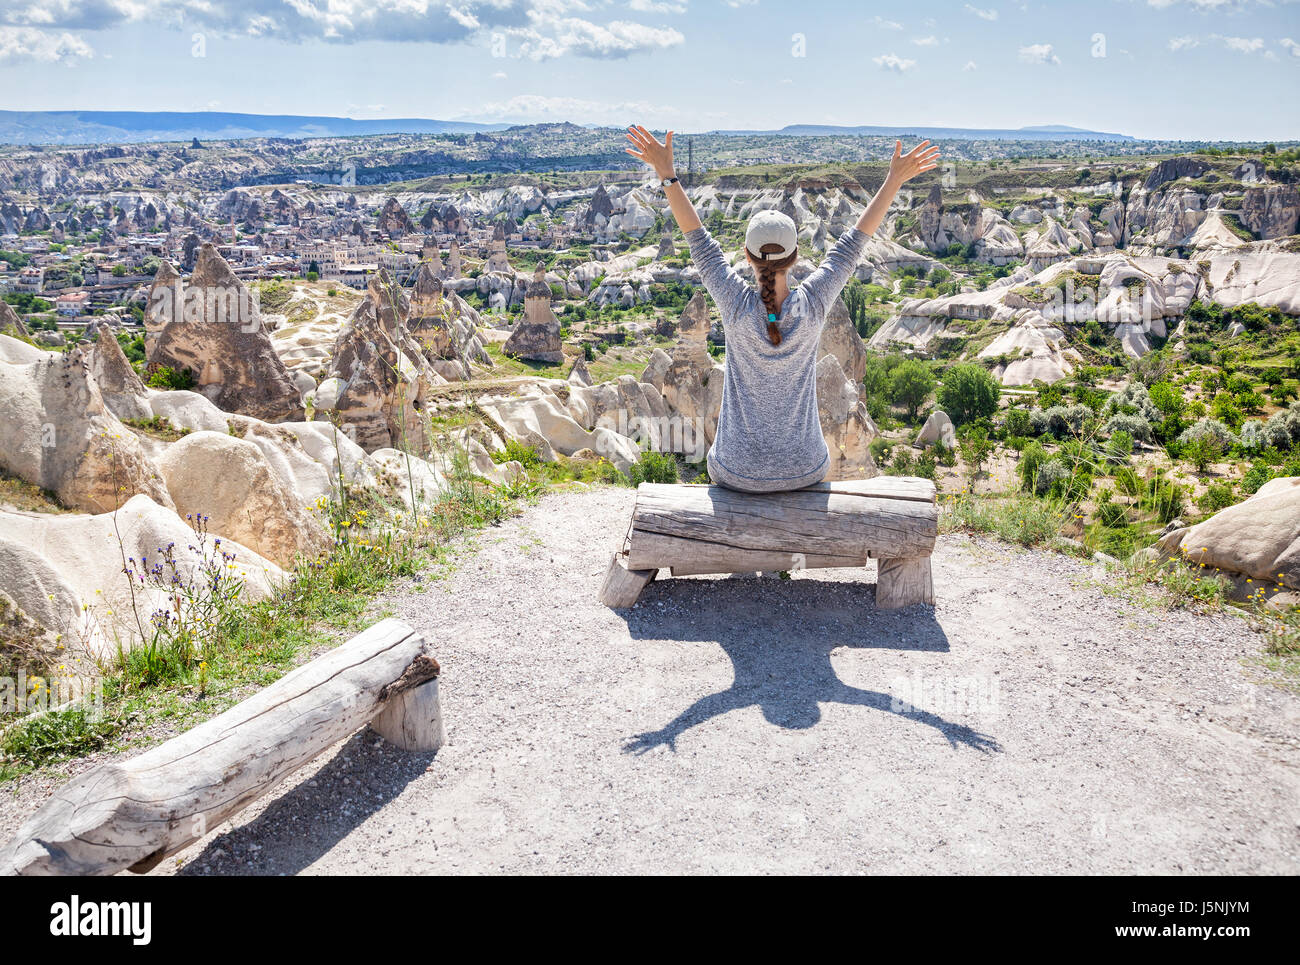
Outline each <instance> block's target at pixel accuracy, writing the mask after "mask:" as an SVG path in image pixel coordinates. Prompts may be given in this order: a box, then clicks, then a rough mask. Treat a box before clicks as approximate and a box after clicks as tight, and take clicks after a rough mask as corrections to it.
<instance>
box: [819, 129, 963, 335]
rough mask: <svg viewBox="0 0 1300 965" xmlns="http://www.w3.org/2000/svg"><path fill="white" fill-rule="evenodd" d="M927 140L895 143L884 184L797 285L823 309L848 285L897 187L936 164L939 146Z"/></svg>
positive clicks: (896, 192)
mask: <svg viewBox="0 0 1300 965" xmlns="http://www.w3.org/2000/svg"><path fill="white" fill-rule="evenodd" d="M929 143H930V142H929V141H922V142H921V143H920V144H918V145H917V146H916V148H915V149H914V150H912V151H910V152H909V153H907V154H904V153H903V145H902V143H901V142H900V141H895V142H894V156H893V158H892V159H891V160H890V162H889V173H888V174H887V175H885V183H884V184H882V185H881V186H880V190H879V191H877V192H876V196H875V197H874V198H872V199H871V203H870V204H869V205H867V209H866V210H865V211H863V212H862V217H860V218H859V219H858V223H857V224H856V225H854V226H853V227H852V228H850V229H849V230H847V231H845V232H844V234H842V235H840V237H839V239H838V240H837V241H836V242H835V244H834V245H832V246H831V249H830V251H828V252H827V253H826V258H825V260H824V261H822V263H821V264H820V265H818V266H817V269H816V270H815V271H814V272H813V273H812V274H810V275H809V276H808V277H807V278H805V279H804V280H803V283H802V284H801V285H800V286H799V287H800V289H803V290H806V291H807V292H808V296H809V297H810V298H812V299H814V300H815V301H816V302H817V303H818V304H819V307H820V308H821V309H822V310H823V311H824V310H825V309H826V308H827V306H829V304H830V302H831V300H832V299H833V298H835V297H836V296H837V295H839V293H840V292H841V291H842V290H843V288H844V286H845V285H846V284H848V281H849V278H850V277H851V276H852V274H853V271H854V269H855V268H857V267H858V262H859V261H860V260H861V258H862V249H863V248H864V247H865V246H866V243H867V238H868V237H870V236H871V235H873V234H875V233H876V229H877V228H879V227H880V222H882V221H884V220H885V212H886V211H888V210H889V206H890V204H892V203H893V201H894V198H895V197H896V196H897V194H898V189H899V188H900V187H902V186H903V185H904V184H905V183H906V182H908V181H910V180H911V179H912V178H914V177H916V176H917V175H918V174H921V173H922V172H924V171H929V170H932V169H933V168H934V167H936V166H937V161H936V160H935V159H936V158H937V157H938V156H939V149H938V148H937V147H932V148H929V149H928V150H927V149H926V145H928V144H929Z"/></svg>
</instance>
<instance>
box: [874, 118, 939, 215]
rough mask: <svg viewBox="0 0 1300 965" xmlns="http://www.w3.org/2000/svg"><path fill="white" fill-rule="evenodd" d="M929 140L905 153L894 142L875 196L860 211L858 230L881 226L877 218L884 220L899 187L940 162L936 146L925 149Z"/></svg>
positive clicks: (901, 145)
mask: <svg viewBox="0 0 1300 965" xmlns="http://www.w3.org/2000/svg"><path fill="white" fill-rule="evenodd" d="M929 143H930V142H929V141H922V142H921V143H920V144H918V145H917V146H916V147H915V148H913V149H912V150H911V151H909V152H908V153H906V154H904V153H903V142H902V141H895V142H894V156H893V157H892V158H890V160H889V173H888V174H886V175H885V183H884V184H882V185H881V186H880V190H879V191H877V192H876V196H875V197H874V198H872V199H871V203H870V204H869V205H867V210H866V211H863V212H862V217H861V218H859V219H858V223H857V225H856V227H857V229H858V230H859V231H861V232H862V233H863V234H865V235H874V234H875V233H876V229H877V228H879V227H880V222H882V221H884V220H885V212H886V211H888V210H889V206H890V205H891V204H893V203H894V198H895V197H896V196H897V194H898V189H899V188H901V187H902V186H903V185H904V184H906V183H907V182H908V181H910V180H912V178H914V177H916V176H917V175H918V174H922V173H924V172H926V171H932V170H934V168H936V167H938V166H939V149H938V148H937V147H932V148H929V149H927V148H926V145H928V144H929Z"/></svg>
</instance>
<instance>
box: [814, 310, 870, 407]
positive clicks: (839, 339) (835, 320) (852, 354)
mask: <svg viewBox="0 0 1300 965" xmlns="http://www.w3.org/2000/svg"><path fill="white" fill-rule="evenodd" d="M828 353H829V354H831V355H834V356H835V358H836V360H837V361H838V362H839V363H840V368H841V369H843V370H844V375H845V377H846V378H847V379H848V380H849V381H850V382H852V383H853V384H854V385H855V386H856V387H857V391H858V395H859V397H860V398H865V396H866V387H865V386H864V385H863V384H862V380H863V378H864V377H865V376H866V374H867V346H866V343H865V342H863V341H862V336H861V335H859V334H858V330H857V328H855V327H854V325H853V319H851V318H850V317H849V310H848V307H847V306H846V305H845V304H844V299H843V298H840V297H836V298H835V299H834V300H833V301H832V302H831V307H830V309H829V310H828V311H827V312H826V325H825V327H824V328H823V329H822V338H821V343H820V344H819V345H818V347H817V355H818V356H819V357H820V356H822V355H826V354H828Z"/></svg>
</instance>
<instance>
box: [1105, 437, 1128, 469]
mask: <svg viewBox="0 0 1300 965" xmlns="http://www.w3.org/2000/svg"><path fill="white" fill-rule="evenodd" d="M1131 455H1133V437H1132V436H1131V435H1129V434H1128V433H1127V432H1125V431H1124V430H1123V429H1117V430H1115V432H1113V433H1112V434H1111V437H1110V440H1109V441H1108V442H1107V443H1106V456H1107V458H1108V459H1110V460H1112V461H1114V462H1126V461H1127V460H1128V458H1129V456H1131Z"/></svg>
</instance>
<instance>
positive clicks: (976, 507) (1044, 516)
mask: <svg viewBox="0 0 1300 965" xmlns="http://www.w3.org/2000/svg"><path fill="white" fill-rule="evenodd" d="M939 499H940V508H941V513H940V516H939V531H940V532H943V533H954V532H966V533H987V534H989V535H991V536H996V537H997V538H998V539H1000V540H1004V541H1006V542H1008V543H1016V544H1018V545H1020V546H1025V547H1029V546H1050V545H1051V544H1052V543H1053V541H1054V540H1055V539H1056V537H1058V536H1060V535H1061V531H1062V530H1063V529H1064V527H1065V526H1066V524H1067V523H1068V522H1069V521H1070V520H1071V519H1072V518H1073V513H1072V512H1071V510H1070V507H1069V506H1068V505H1066V504H1065V503H1063V502H1062V501H1060V500H1057V499H1046V498H1041V497H1037V496H1030V495H1027V494H1003V495H995V496H987V495H975V494H973V493H959V494H955V495H942V494H941V495H940V497H939Z"/></svg>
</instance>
